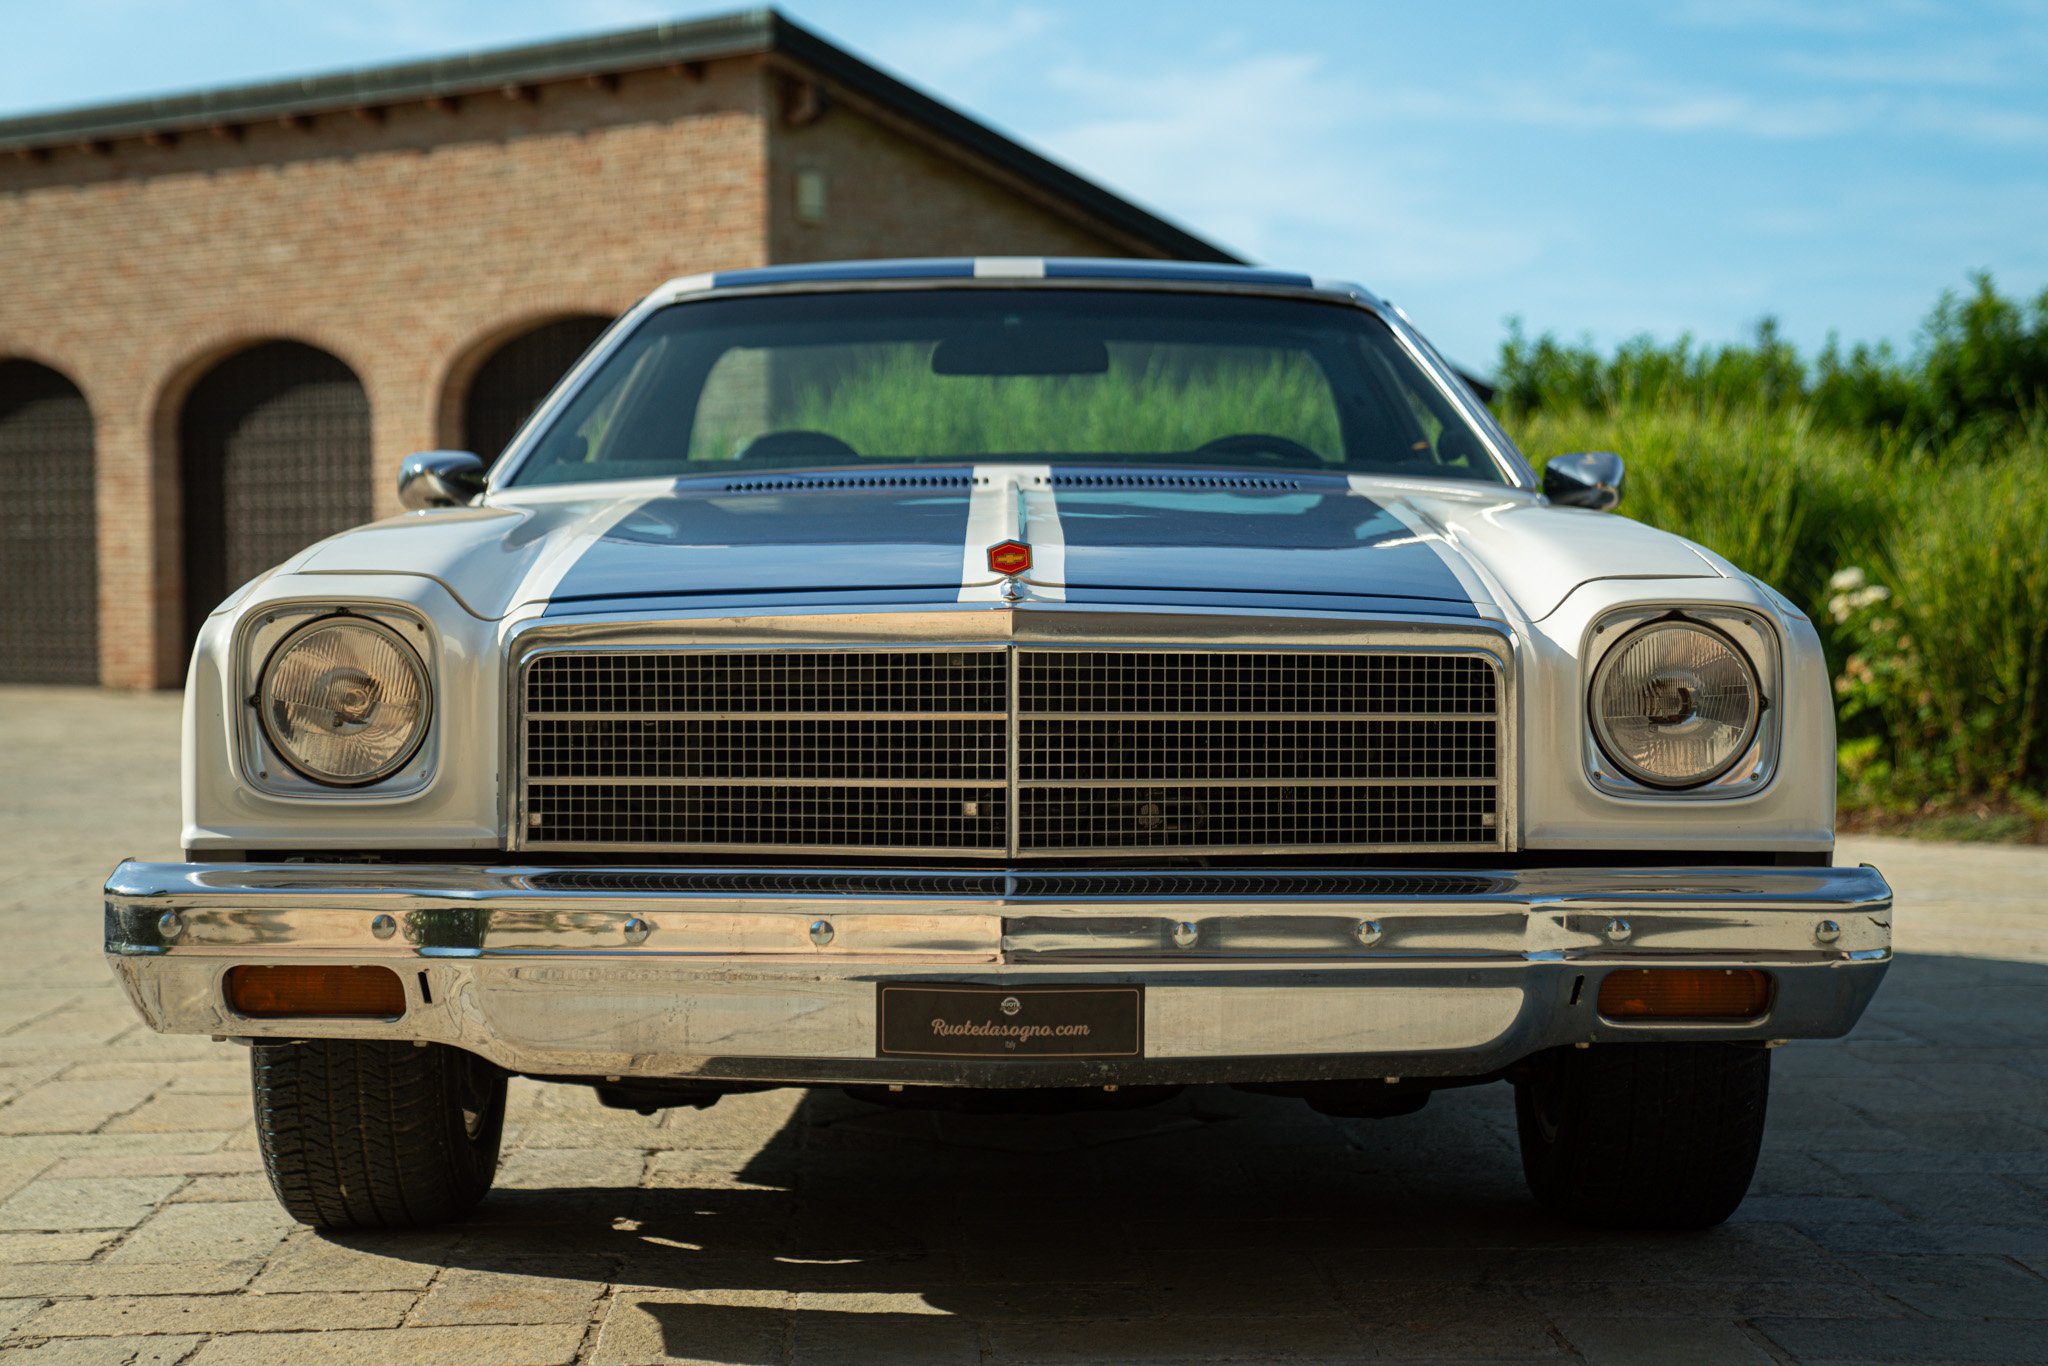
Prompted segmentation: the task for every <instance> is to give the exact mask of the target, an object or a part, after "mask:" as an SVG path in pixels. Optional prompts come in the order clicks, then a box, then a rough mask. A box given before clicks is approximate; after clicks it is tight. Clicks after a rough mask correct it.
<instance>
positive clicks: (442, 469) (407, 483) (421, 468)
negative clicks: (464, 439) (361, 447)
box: [398, 451, 485, 509]
mask: <svg viewBox="0 0 2048 1366" xmlns="http://www.w3.org/2000/svg"><path fill="white" fill-rule="evenodd" d="M484 468H485V467H484V462H483V458H482V457H481V456H476V455H471V454H470V453H469V452H468V451H421V452H420V453H419V454H418V455H408V456H407V457H406V458H405V463H404V464H403V465H400V466H399V467H398V501H399V502H400V503H403V504H404V505H405V506H406V507H409V508H414V509H419V508H452V507H467V506H468V505H469V504H471V503H473V502H475V501H476V499H477V495H478V494H480V493H482V492H483V491H484Z"/></svg>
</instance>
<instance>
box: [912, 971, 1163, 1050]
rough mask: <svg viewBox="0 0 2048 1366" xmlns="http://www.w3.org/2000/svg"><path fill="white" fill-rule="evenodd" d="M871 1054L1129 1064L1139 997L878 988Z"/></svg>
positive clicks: (1120, 990)
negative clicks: (1121, 1060) (873, 1051)
mask: <svg viewBox="0 0 2048 1366" xmlns="http://www.w3.org/2000/svg"><path fill="white" fill-rule="evenodd" d="M875 1014H876V1020H877V1030H876V1032H877V1035H878V1040H877V1044H876V1052H877V1054H878V1055H879V1056H881V1057H885V1058H1137V1057H1142V1056H1144V1052H1145V989H1144V988H1143V987H1138V986H1109V987H1052V986H1046V987H1039V986H1032V987H989V986H940V985H932V984H927V983H907V984H906V983H895V982H884V983H883V984H882V987H881V999H880V1001H879V1003H878V1006H877V1009H876V1012H875Z"/></svg>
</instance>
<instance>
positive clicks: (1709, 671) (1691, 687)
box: [1589, 621, 1763, 787]
mask: <svg viewBox="0 0 2048 1366" xmlns="http://www.w3.org/2000/svg"><path fill="white" fill-rule="evenodd" d="M1589 709H1590V711H1591V712H1592V720H1593V734H1594V737H1595V738H1596V739H1598V740H1599V742H1600V748H1601V750H1602V752H1604V753H1605V754H1606V755H1607V757H1608V758H1609V759H1611V760H1613V761H1614V763H1615V765H1616V766H1617V767H1619V768H1620V769H1621V770H1622V771H1623V772H1624V773H1626V774H1628V776H1629V777H1631V778H1633V779H1635V780H1636V781H1637V782H1640V783H1648V784H1649V785H1651V786H1653V787H1698V786H1699V785H1700V784H1702V783H1709V782H1712V781H1713V780H1714V779H1716V778H1718V777H1720V776H1721V775H1722V774H1723V773H1726V772H1727V771H1728V769H1729V768H1730V767H1731V766H1732V765H1733V764H1734V763H1735V761H1736V760H1738V759H1740V758H1741V757H1742V755H1743V753H1744V751H1746V750H1747V749H1748V748H1749V744H1750V741H1751V740H1753V739H1755V738H1756V731H1757V723H1758V720H1759V718H1760V717H1761V715H1762V712H1763V699H1762V695H1761V692H1760V690H1759V688H1758V686H1757V677H1756V669H1755V668H1754V667H1753V666H1752V665H1751V664H1750V662H1749V659H1748V657H1747V656H1745V655H1744V654H1743V653H1742V650H1741V649H1740V648H1739V647H1738V646H1737V645H1736V644H1735V642H1734V641H1732V640H1730V639H1729V638H1728V637H1726V636H1724V635H1722V634H1721V633H1720V632H1719V631H1716V630H1713V629H1712V628H1710V627H1706V626H1701V625H1698V624H1696V623H1693V622H1682V621H1661V622H1655V623H1652V624H1651V625H1648V626H1643V627H1639V628H1638V629H1636V630H1635V631H1632V632H1630V633H1629V634H1628V635H1626V636H1624V637H1622V639H1621V641H1620V642H1619V643H1617V644H1616V645H1615V646H1614V648H1613V649H1611V650H1609V651H1608V652H1607V656H1606V658H1604V659H1602V660H1601V661H1600V667H1599V668H1598V669H1597V670H1595V671H1594V674H1593V695H1592V697H1591V698H1590V699H1589Z"/></svg>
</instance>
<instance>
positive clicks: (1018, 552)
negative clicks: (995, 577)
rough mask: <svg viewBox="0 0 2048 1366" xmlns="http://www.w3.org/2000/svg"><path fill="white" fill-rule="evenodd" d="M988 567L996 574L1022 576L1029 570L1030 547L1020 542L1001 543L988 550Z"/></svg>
mask: <svg viewBox="0 0 2048 1366" xmlns="http://www.w3.org/2000/svg"><path fill="white" fill-rule="evenodd" d="M988 567H989V569H990V570H991V571H993V572H994V573H997V574H1022V573H1023V572H1024V571H1025V570H1027V569H1029V568H1031V547H1030V546H1028V545H1026V544H1024V542H1022V541H1001V542H998V543H997V544H995V545H992V546H990V547H989V548H988Z"/></svg>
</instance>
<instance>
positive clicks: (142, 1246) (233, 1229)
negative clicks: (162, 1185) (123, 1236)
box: [106, 1199, 293, 1265]
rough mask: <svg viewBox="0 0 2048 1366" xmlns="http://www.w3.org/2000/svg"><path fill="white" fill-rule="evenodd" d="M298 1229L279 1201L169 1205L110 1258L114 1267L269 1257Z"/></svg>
mask: <svg viewBox="0 0 2048 1366" xmlns="http://www.w3.org/2000/svg"><path fill="white" fill-rule="evenodd" d="M292 1228H293V1224H292V1220H291V1216H290V1215H288V1214H286V1213H285V1212H284V1211H283V1210H282V1209H281V1208H279V1207H278V1204H277V1202H276V1201H275V1200H269V1199H265V1200H248V1201H238V1202H234V1203H226V1204H196V1205H176V1204H173V1205H165V1206H164V1207H163V1208H161V1209H159V1210H158V1211H157V1212H156V1213H155V1214H154V1215H152V1216H151V1217H150V1218H149V1219H148V1220H147V1221H146V1222H144V1223H143V1225H142V1226H141V1227H140V1228H138V1229H136V1230H135V1232H134V1233H132V1234H130V1235H129V1237H128V1239H127V1241H125V1242H123V1243H122V1244H121V1246H119V1247H117V1248H115V1249H114V1250H113V1251H112V1252H110V1253H108V1254H107V1257H106V1260H107V1263H108V1264H109V1265H126V1264H133V1263H138V1262H182V1261H189V1260H192V1259H195V1258H204V1257H213V1258H220V1259H223V1260H235V1259H240V1258H245V1257H266V1256H268V1255H269V1254H270V1250H271V1249H272V1248H274V1247H276V1246H277V1245H278V1244H279V1243H280V1242H282V1241H283V1240H284V1236H285V1235H286V1234H287V1233H289V1232H291V1230H292Z"/></svg>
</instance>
